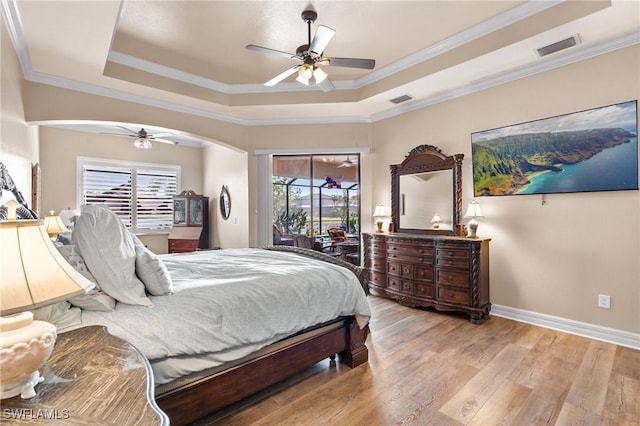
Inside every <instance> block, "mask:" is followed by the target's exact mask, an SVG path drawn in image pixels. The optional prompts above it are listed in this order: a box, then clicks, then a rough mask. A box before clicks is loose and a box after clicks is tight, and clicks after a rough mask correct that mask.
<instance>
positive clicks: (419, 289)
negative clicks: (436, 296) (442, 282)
mask: <svg viewBox="0 0 640 426" xmlns="http://www.w3.org/2000/svg"><path fill="white" fill-rule="evenodd" d="M416 296H419V297H426V298H429V299H431V298H433V284H421V283H416Z"/></svg>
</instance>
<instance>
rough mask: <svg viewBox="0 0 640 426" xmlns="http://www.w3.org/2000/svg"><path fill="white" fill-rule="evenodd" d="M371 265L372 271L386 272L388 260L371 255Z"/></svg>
mask: <svg viewBox="0 0 640 426" xmlns="http://www.w3.org/2000/svg"><path fill="white" fill-rule="evenodd" d="M369 267H370V268H371V270H372V271H378V272H385V271H386V268H387V260H386V259H385V258H384V257H369Z"/></svg>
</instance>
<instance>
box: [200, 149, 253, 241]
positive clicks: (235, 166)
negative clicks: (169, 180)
mask: <svg viewBox="0 0 640 426" xmlns="http://www.w3.org/2000/svg"><path fill="white" fill-rule="evenodd" d="M204 164H205V166H204V187H205V192H206V193H207V194H211V195H210V199H209V206H210V213H209V217H210V223H211V232H210V241H211V246H214V247H221V248H232V247H249V181H248V173H247V153H246V152H243V151H240V150H237V149H232V148H228V147H225V146H222V145H219V144H212V145H211V146H209V147H207V148H206V149H205V150H204ZM222 185H226V186H227V188H228V190H229V195H230V196H231V215H230V216H229V218H228V219H227V220H224V219H223V218H222V215H221V214H220V204H219V203H220V192H221V191H222Z"/></svg>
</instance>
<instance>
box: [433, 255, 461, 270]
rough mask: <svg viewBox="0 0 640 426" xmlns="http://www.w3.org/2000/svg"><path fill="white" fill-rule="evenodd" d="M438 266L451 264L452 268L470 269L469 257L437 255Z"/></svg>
mask: <svg viewBox="0 0 640 426" xmlns="http://www.w3.org/2000/svg"><path fill="white" fill-rule="evenodd" d="M436 265H437V266H449V267H451V268H463V269H469V258H468V257H465V258H457V257H437V258H436Z"/></svg>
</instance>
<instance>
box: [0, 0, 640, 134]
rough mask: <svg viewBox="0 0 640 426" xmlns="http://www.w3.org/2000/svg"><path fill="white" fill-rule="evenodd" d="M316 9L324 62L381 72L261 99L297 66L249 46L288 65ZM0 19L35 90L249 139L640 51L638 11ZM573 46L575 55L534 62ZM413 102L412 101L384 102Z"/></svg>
mask: <svg viewBox="0 0 640 426" xmlns="http://www.w3.org/2000/svg"><path fill="white" fill-rule="evenodd" d="M309 5H311V6H312V7H313V8H314V9H315V10H316V11H317V13H318V19H317V21H316V22H315V23H314V24H313V26H312V35H313V34H314V33H315V31H316V28H317V27H318V25H326V26H329V27H331V28H333V29H335V30H336V35H335V36H334V37H333V39H332V40H331V42H330V43H329V45H328V47H327V48H326V50H325V52H324V56H326V57H331V56H336V57H356V58H373V59H375V60H376V67H375V69H373V70H361V69H349V68H339V67H326V68H324V70H325V71H326V72H327V73H328V74H329V78H330V80H331V82H332V83H333V86H334V89H333V90H331V91H328V92H324V91H323V90H321V88H320V87H318V86H315V85H313V84H311V85H310V86H308V87H307V86H304V85H302V84H300V83H297V82H296V81H295V80H294V77H295V76H291V77H289V78H288V79H286V80H285V81H284V82H282V83H280V84H278V85H276V86H275V87H266V86H264V85H263V83H264V82H266V81H267V80H269V79H271V78H272V77H274V76H275V75H277V74H279V73H280V72H282V71H284V70H285V69H287V68H289V67H291V66H292V65H294V64H296V63H297V62H292V61H290V60H288V59H286V58H282V57H277V56H270V55H264V54H261V53H258V52H254V51H249V50H247V49H245V46H246V45H247V44H257V45H260V46H265V47H269V48H272V49H276V50H281V51H286V52H292V53H294V52H295V50H296V48H297V47H298V46H299V45H301V44H305V43H306V42H307V26H306V24H305V23H304V22H303V20H302V19H301V17H300V15H301V12H302V11H303V10H305V9H306V8H308V7H309ZM2 8H3V16H4V18H5V22H6V24H7V28H8V29H9V33H10V35H11V38H12V42H13V43H14V46H15V47H16V51H17V52H18V57H19V59H20V63H21V65H22V68H23V71H24V73H25V77H26V78H27V79H28V80H31V81H36V82H40V83H45V84H51V85H55V86H59V87H65V88H70V89H74V90H80V91H84V92H89V93H95V94H104V95H107V96H111V97H115V98H120V99H123V100H127V101H131V102H138V103H143V104H148V105H154V106H161V107H162V108H167V109H174V110H177V111H192V112H193V113H195V114H198V115H201V116H205V117H211V118H215V119H220V120H224V121H229V122H234V123H238V124H243V125H249V126H250V125H269V124H303V123H350V122H374V121H377V120H381V119H384V118H388V117H391V116H394V115H398V114H402V113H404V112H407V111H411V110H414V109H417V108H421V107H424V106H426V105H430V104H434V103H437V102H441V101H444V100H447V99H451V98H454V97H457V96H461V95H464V94H467V93H471V92H474V91H477V90H482V89H484V88H487V87H492V86H495V85H498V84H503V83H505V82H508V81H512V80H515V79H518V78H522V77H525V76H528V75H531V74H535V73H538V72H543V71H546V70H548V69H552V68H555V67H558V66H562V65H565V64H569V63H573V62H576V61H580V60H583V59H586V58H589V57H592V56H595V55H599V54H602V53H606V52H608V51H612V50H616V49H619V48H623V47H627V46H630V45H636V46H637V45H638V43H639V39H640V2H639V1H637V0H612V1H595V0H594V1H515V0H509V1H481V0H475V1H456V0H449V1H327V0H324V1H312V2H310V3H308V2H306V1H303V2H301V1H257V0H254V1H147V0H125V1H116V0H106V1H105V0H101V1H56V0H48V1H34V0H29V1H26V0H21V1H15V0H4V1H3V2H2ZM573 35H578V36H579V38H580V40H581V43H580V44H578V45H577V46H575V47H571V48H569V49H566V50H563V51H560V52H557V53H554V54H551V55H549V56H546V57H543V58H541V57H539V56H538V55H537V54H536V53H535V50H536V49H537V48H540V47H543V46H546V45H548V44H551V43H554V42H556V41H559V40H562V39H565V38H567V37H570V36H573ZM405 94H409V95H411V96H412V97H413V99H412V100H410V101H408V102H405V103H402V104H400V105H395V104H393V103H391V102H389V100H390V99H392V98H395V97H398V96H401V95H405ZM57 124H60V125H64V126H67V127H69V126H70V125H72V127H70V128H74V127H73V126H76V125H77V123H75V124H74V123H57ZM80 124H82V125H83V126H84V127H82V128H77V127H76V128H77V129H79V130H83V131H95V132H120V131H121V129H120V128H118V127H116V126H117V125H124V126H126V127H129V128H134V129H138V128H139V127H145V129H146V130H147V131H148V132H150V133H153V132H164V131H166V130H167V129H160V128H149V126H145V124H144V123H80ZM176 135H177V136H176V138H178V137H183V138H184V139H182V140H180V141H179V142H180V143H184V144H192V143H193V144H196V145H197V143H198V141H197V140H195V139H194V140H192V141H189V140H188V139H189V135H185V134H179V133H178V132H176ZM165 139H171V137H167V138H165ZM175 140H176V141H178V140H177V139H175Z"/></svg>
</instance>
